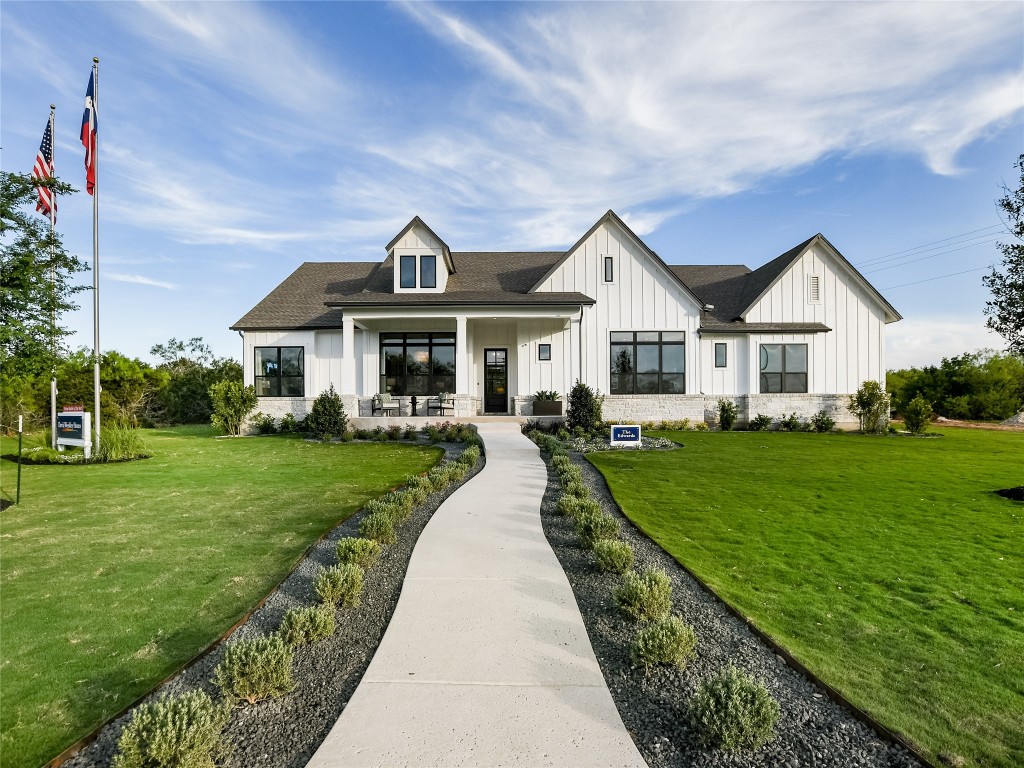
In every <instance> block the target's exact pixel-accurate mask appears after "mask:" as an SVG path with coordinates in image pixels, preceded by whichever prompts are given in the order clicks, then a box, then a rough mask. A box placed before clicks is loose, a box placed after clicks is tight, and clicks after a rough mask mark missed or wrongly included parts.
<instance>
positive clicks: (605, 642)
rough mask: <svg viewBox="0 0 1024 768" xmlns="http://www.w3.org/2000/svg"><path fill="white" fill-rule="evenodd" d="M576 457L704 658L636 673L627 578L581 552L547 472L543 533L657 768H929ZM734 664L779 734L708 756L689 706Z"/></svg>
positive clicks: (624, 711) (639, 564)
mask: <svg viewBox="0 0 1024 768" xmlns="http://www.w3.org/2000/svg"><path fill="white" fill-rule="evenodd" d="M683 450H685V449H683ZM570 456H571V458H572V461H573V462H574V463H575V464H577V465H578V466H579V467H580V469H581V470H582V472H583V479H584V483H585V484H586V485H587V487H588V488H589V489H590V493H591V496H592V497H593V498H594V499H595V500H596V501H597V502H598V503H599V504H600V505H601V507H602V509H604V511H605V512H607V513H609V514H610V515H612V516H613V517H614V518H615V519H617V520H618V521H619V522H620V524H621V528H622V533H621V538H622V540H623V541H627V542H629V544H630V545H632V547H633V552H634V554H635V563H634V568H636V569H637V570H643V569H645V568H661V569H662V570H664V571H665V572H666V573H667V574H668V576H669V579H670V580H671V582H672V599H673V604H674V612H675V613H676V614H677V615H679V616H681V617H682V619H683V620H684V621H686V622H687V623H688V624H690V625H691V626H692V627H693V629H694V631H695V633H696V635H697V657H696V659H694V660H693V661H691V662H690V664H689V665H688V666H687V668H686V669H685V670H678V669H675V668H669V667H664V666H659V667H657V668H655V669H653V670H652V671H650V672H648V673H646V674H645V672H644V671H643V669H642V668H639V667H634V666H633V664H632V663H631V660H630V646H631V644H632V641H633V637H634V635H635V632H636V625H635V624H634V623H633V622H632V621H630V620H629V619H627V618H626V617H624V616H623V615H622V614H621V613H620V612H619V610H618V609H617V608H616V607H615V604H614V603H613V601H612V589H613V588H614V587H615V586H617V585H618V583H619V578H620V577H618V576H616V575H615V574H605V573H602V572H601V571H599V570H598V568H597V566H596V565H595V564H594V559H593V556H592V554H591V553H590V552H589V551H587V550H584V549H582V548H581V547H580V546H579V544H578V539H577V537H576V534H575V531H574V530H573V527H572V523H571V521H570V520H569V519H568V518H567V517H564V516H562V515H560V514H558V512H557V511H556V508H555V503H556V502H557V500H558V497H559V495H560V492H561V486H560V483H559V480H558V475H557V473H556V472H555V470H554V468H553V467H551V465H550V464H548V486H547V491H546V493H545V494H544V500H543V502H542V505H541V521H542V524H543V526H544V533H545V535H546V536H547V538H548V541H549V543H550V544H551V546H552V548H553V549H554V551H555V554H556V556H557V557H558V560H559V562H561V564H562V568H563V569H564V570H565V573H566V575H567V576H568V578H569V583H570V584H571V585H572V589H573V592H574V593H575V595H576V602H577V604H578V605H579V608H580V611H581V613H582V614H583V620H584V623H585V624H586V627H587V633H588V634H589V635H590V642H591V643H592V644H593V647H594V652H595V653H596V655H597V659H598V662H599V663H600V665H601V671H602V672H603V674H604V678H605V681H606V682H607V684H608V687H609V689H610V690H611V693H612V698H613V699H614V700H615V704H616V706H617V707H618V710H619V714H620V715H621V717H622V720H623V722H624V723H625V725H626V728H627V729H628V730H629V732H630V734H631V735H632V737H633V741H634V742H635V743H636V745H637V748H638V749H639V750H640V753H641V754H642V755H643V757H644V759H645V760H646V761H647V763H648V764H649V765H650V766H651V768H668V767H669V766H687V767H690V766H751V767H755V766H756V767H760V766H785V767H786V768H796V767H797V766H837V767H839V766H842V768H850V767H852V766H857V767H858V768H868V767H870V768H876V767H880V766H892V767H894V768H897V767H898V768H911V767H913V768H920V767H921V766H922V765H924V764H922V763H921V762H920V761H919V760H918V759H917V758H916V757H915V756H914V755H912V754H911V753H910V752H908V751H907V750H906V749H904V748H903V747H902V746H898V745H894V744H892V743H889V742H888V741H885V740H883V739H882V738H880V737H879V736H878V734H876V733H875V732H874V731H873V730H872V729H871V728H869V727H868V726H866V725H865V724H863V723H862V722H860V721H859V720H857V719H856V718H855V717H854V716H853V715H852V714H851V713H850V712H849V711H848V710H846V709H845V708H843V707H841V706H839V705H838V704H836V703H834V702H833V701H831V700H830V699H829V698H827V696H826V695H825V693H824V691H822V690H821V689H819V688H818V687H817V686H815V685H814V684H813V683H812V682H810V681H809V680H808V679H807V678H806V677H804V676H803V675H802V674H800V673H799V672H797V671H796V670H795V669H793V668H792V667H790V666H788V665H787V664H786V663H785V661H784V660H783V658H782V657H781V656H779V655H777V654H776V653H775V652H774V650H772V649H771V648H770V647H769V646H767V645H765V644H764V643H763V642H762V641H761V640H760V639H759V638H758V637H757V636H756V635H755V634H753V633H752V632H751V631H750V629H749V628H748V627H747V626H746V625H745V624H744V622H743V621H741V620H740V619H738V618H737V617H735V616H733V615H732V614H731V613H729V612H728V610H726V608H725V606H724V605H723V604H722V603H721V601H719V600H718V598H716V597H715V596H714V595H712V594H711V593H710V592H708V591H707V590H706V589H705V588H704V587H702V586H701V585H700V584H699V583H698V582H697V581H696V580H695V579H694V578H693V577H692V576H690V574H688V573H687V572H686V571H685V570H684V569H683V568H682V567H681V566H680V565H679V564H678V563H676V561H675V560H674V559H673V558H672V557H671V556H670V555H669V554H668V553H666V552H665V551H664V550H662V549H661V548H660V547H659V546H658V545H657V544H655V543H654V542H653V541H651V540H650V539H649V538H647V536H645V535H644V534H643V533H641V532H640V531H639V529H637V528H636V527H635V526H634V525H633V524H632V523H631V522H630V521H629V520H628V519H627V518H626V517H625V516H624V515H623V514H622V512H621V510H620V509H619V507H618V505H617V504H616V503H615V500H614V499H613V498H612V495H611V492H610V491H609V489H608V486H607V484H606V483H605V481H604V477H603V476H602V475H601V473H600V472H598V471H597V470H596V469H595V468H594V467H593V466H592V465H591V464H590V462H588V461H587V460H586V459H585V458H584V457H583V455H582V454H578V453H574V454H570ZM730 662H731V663H733V664H735V665H736V666H738V667H741V668H742V669H744V670H746V671H747V672H749V673H751V674H753V675H754V676H755V677H757V678H760V679H761V680H763V681H764V683H765V684H766V686H767V687H768V690H769V691H771V693H772V695H773V696H774V697H775V698H776V700H777V701H778V703H779V709H780V716H779V724H778V732H777V735H776V737H775V739H773V740H772V741H771V742H770V743H768V744H766V745H765V746H763V747H761V748H760V749H757V750H755V751H749V752H727V751H724V750H718V749H711V748H707V747H703V746H701V745H700V744H699V742H698V738H697V733H696V731H695V730H694V729H693V728H692V727H691V725H690V723H689V721H688V717H687V703H688V702H689V701H690V700H691V699H692V697H693V694H694V693H695V692H696V689H697V686H698V684H699V683H700V681H701V680H703V679H704V678H707V677H709V676H710V675H711V674H713V673H714V672H716V671H717V670H719V669H720V668H722V667H724V666H725V665H726V664H728V663H730Z"/></svg>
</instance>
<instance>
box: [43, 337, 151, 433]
mask: <svg viewBox="0 0 1024 768" xmlns="http://www.w3.org/2000/svg"><path fill="white" fill-rule="evenodd" d="M168 378H169V376H168V374H167V372H166V371H162V370H159V369H157V368H153V367H152V366H151V365H149V363H145V362H143V361H142V360H139V359H138V358H131V357H127V356H125V355H122V354H121V353H120V352H115V351H113V350H111V351H109V352H104V353H103V354H101V355H100V385H101V386H102V390H101V392H100V408H102V409H103V412H102V414H101V415H102V418H103V420H104V421H107V422H108V423H109V422H110V421H111V420H113V421H118V422H121V423H123V424H127V425H130V426H133V427H134V426H139V424H143V425H150V424H152V421H153V420H152V417H151V408H152V406H153V404H154V402H155V401H156V399H157V398H158V397H159V395H160V392H161V391H162V390H163V388H164V387H165V386H167V381H168ZM57 381H58V383H59V386H60V401H61V402H62V403H76V402H77V403H89V402H91V401H92V397H93V362H92V351H91V350H89V349H86V348H84V347H83V348H81V349H79V350H77V351H76V352H72V353H71V354H70V355H68V356H67V357H65V358H64V359H63V360H61V361H60V363H59V364H58V366H57Z"/></svg>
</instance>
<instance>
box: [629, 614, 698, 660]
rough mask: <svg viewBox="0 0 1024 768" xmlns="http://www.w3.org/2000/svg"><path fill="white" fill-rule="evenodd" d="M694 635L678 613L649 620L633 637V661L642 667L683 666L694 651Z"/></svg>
mask: <svg viewBox="0 0 1024 768" xmlns="http://www.w3.org/2000/svg"><path fill="white" fill-rule="evenodd" d="M696 646H697V636H696V635H695V634H694V632H693V627H691V626H690V625H689V624H687V623H686V622H684V621H683V620H682V619H680V618H679V617H678V616H669V617H667V618H664V619H658V620H656V621H652V622H651V623H650V624H648V625H647V626H645V627H644V628H643V629H641V630H640V631H639V632H638V633H637V636H636V639H635V640H634V641H633V650H632V655H633V661H634V662H635V663H637V664H639V665H641V666H644V667H651V666H654V665H655V664H672V665H674V666H677V667H679V668H680V669H683V668H684V667H686V663H687V662H688V661H689V660H690V659H692V658H693V657H694V656H695V655H696V654H695V653H694V648H695V647H696Z"/></svg>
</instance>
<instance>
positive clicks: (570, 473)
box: [558, 457, 583, 483]
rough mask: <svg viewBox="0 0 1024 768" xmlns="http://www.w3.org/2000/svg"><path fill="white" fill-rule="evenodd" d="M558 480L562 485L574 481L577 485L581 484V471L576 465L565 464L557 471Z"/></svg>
mask: <svg viewBox="0 0 1024 768" xmlns="http://www.w3.org/2000/svg"><path fill="white" fill-rule="evenodd" d="M566 458H568V457H566ZM558 479H559V481H561V482H562V483H568V482H570V481H572V480H575V481H576V482H578V483H582V482H583V470H582V469H580V468H579V466H577V465H576V464H571V463H570V464H566V465H565V466H563V467H559V469H558Z"/></svg>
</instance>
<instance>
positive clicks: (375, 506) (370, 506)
mask: <svg viewBox="0 0 1024 768" xmlns="http://www.w3.org/2000/svg"><path fill="white" fill-rule="evenodd" d="M363 509H365V510H366V516H367V517H372V516H374V515H382V516H384V517H386V518H388V519H389V520H390V521H391V525H392V527H394V526H396V525H398V524H400V523H401V522H402V521H403V520H405V515H406V512H405V510H404V509H403V508H402V507H401V506H400V505H398V504H396V503H395V502H394V501H385V500H384V499H370V500H369V501H368V502H366V506H365V507H363Z"/></svg>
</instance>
